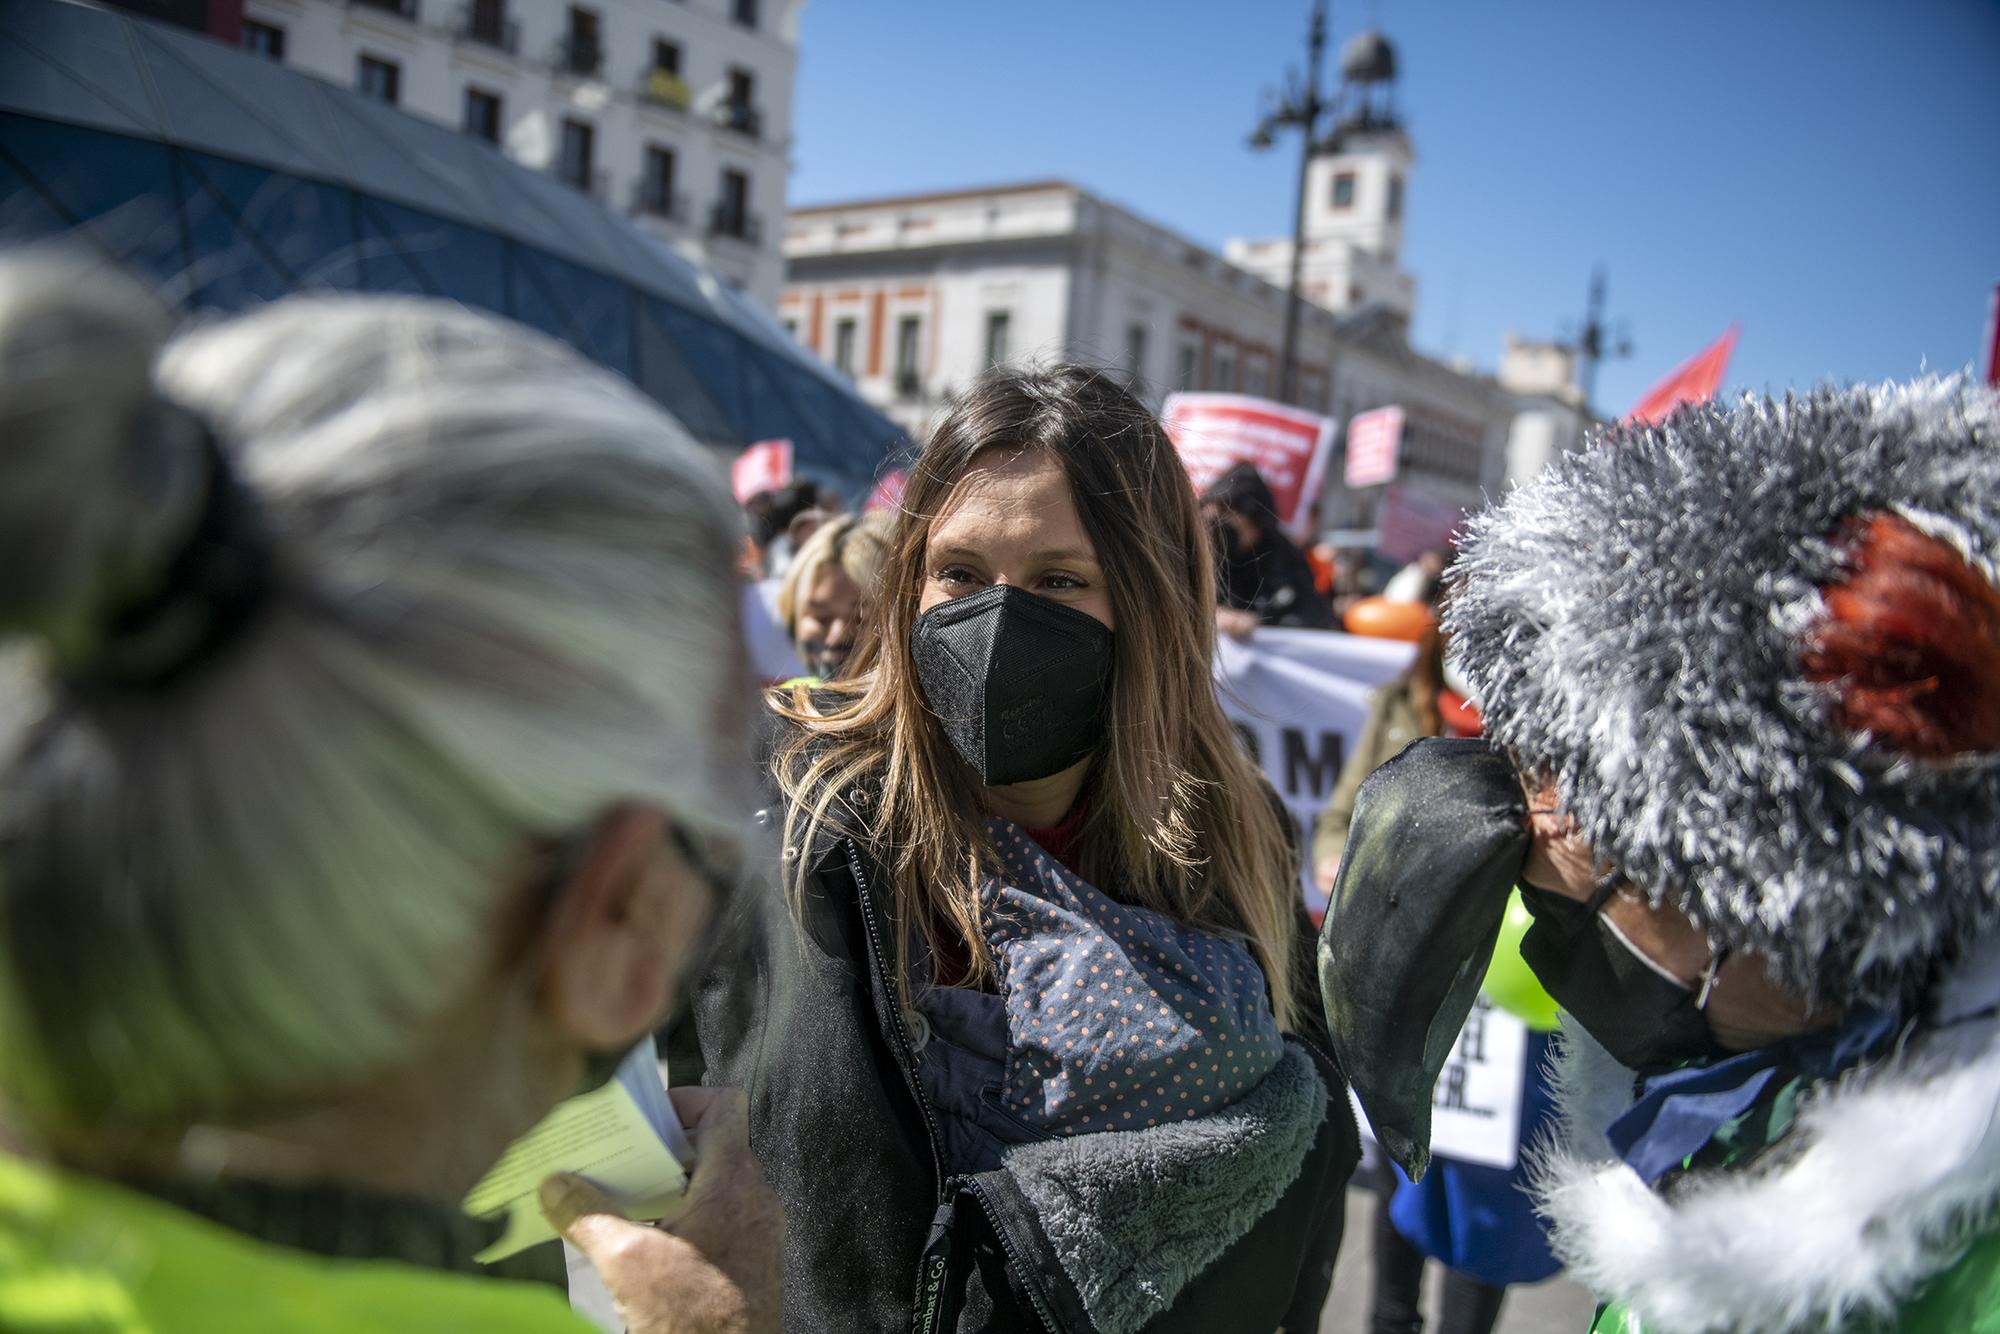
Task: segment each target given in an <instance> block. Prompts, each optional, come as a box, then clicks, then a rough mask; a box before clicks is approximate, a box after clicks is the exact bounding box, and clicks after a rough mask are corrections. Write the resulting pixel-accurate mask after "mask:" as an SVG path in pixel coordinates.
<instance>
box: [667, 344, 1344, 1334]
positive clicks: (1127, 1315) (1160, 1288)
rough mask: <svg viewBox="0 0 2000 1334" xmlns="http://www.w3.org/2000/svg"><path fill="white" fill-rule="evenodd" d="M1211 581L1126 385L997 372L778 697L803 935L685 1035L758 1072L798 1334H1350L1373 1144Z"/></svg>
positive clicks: (962, 411) (1204, 555)
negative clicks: (1238, 698)
mask: <svg viewBox="0 0 2000 1334" xmlns="http://www.w3.org/2000/svg"><path fill="white" fill-rule="evenodd" d="M1211 569H1212V567H1211V565H1210V556H1209V552H1208V544H1207V540H1206V537H1205V533H1204V528H1203V525H1202V522H1201V519H1200V515H1199V513H1198V511H1197V508H1196V505H1195V503H1194V497H1193V495H1192V494H1191V492H1190V491H1189V489H1188V487H1187V485H1186V483H1185V481H1184V474H1183V473H1182V472H1181V470H1180V465H1179V462H1178V460H1177V459H1176V458H1175V456H1174V452H1173V447H1172V445H1171V443H1170V442H1169V441H1168V439H1167V437H1166V434H1165V432H1164V431H1163V430H1162V428H1161V427H1160V425H1159V422H1158V421H1157V419H1155V418H1154V417H1153V416H1152V415H1151V414H1150V413H1148V412H1147V411H1146V410H1145V409H1144V407H1143V406H1141V405H1140V404H1139V403H1138V402H1137V401H1136V400H1135V399H1133V398H1132V397H1131V395H1130V394H1129V393H1128V392H1127V391H1126V390H1125V389H1123V388H1122V387H1121V386H1119V385H1117V384H1116V383H1114V382H1112V381H1111V380H1109V379H1107V378H1105V377H1104V376H1102V375H1101V374H1099V373H1097V372H1094V371H1091V370H1088V369H1085V368H1079V367H1057V368H1053V369H1049V370H1039V371H1004V372H996V373H994V374H992V375H990V376H989V377H988V378H986V379H985V380H983V381H981V382H980V383H979V384H978V385H976V386H974V388H973V389H972V390H970V391H969V392H968V394H967V395H966V396H965V397H964V398H963V399H961V400H960V401H959V402H958V403H957V404H956V405H955V406H954V407H953V409H952V410H951V411H950V412H949V413H948V414H947V415H946V417H945V418H944V420H943V421H942V422H941V423H940V424H939V426H938V428H937V430H936V432H935V433H934V434H933V437H932V439H931V442H930V443H929V445H928V446H927V447H926V449H925V450H924V452H923V454H922V455H921V456H920V457H919V458H918V460H917V463H916V466H915V468H914V470H913V472H912V474H911V478H910V483H909V490H908V493H907V495H906V498H905V503H904V506H903V510H902V514H901V516H900V517H899V519H898V525H897V528H896V530H895V533H894V535H893V537H892V539H891V542H890V550H889V554H888V557H887V559H886V562H885V565H884V568H883V572H882V582H881V585H880V589H879V592H878V595H877V603H876V610H875V615H874V617H873V618H872V619H871V622H870V630H869V633H868V637H867V638H866V639H865V640H864V641H863V643H862V644H861V645H860V647H859V648H858V649H857V650H856V652H855V654H854V656H853V658H851V659H850V663H849V670H848V671H847V672H846V673H844V674H843V675H842V676H841V677H840V678H839V679H837V680H835V681H831V682H828V683H826V684H825V685H823V686H820V687H818V688H816V689H815V688H811V687H807V686H803V685H801V686H796V687H794V688H792V689H791V690H788V691H784V692H781V693H780V694H779V695H778V696H777V697H776V698H775V700H774V706H775V708H776V711H777V712H778V714H779V716H780V718H781V722H782V726H783V733H782V734H781V735H780V737H779V738H778V740H777V747H776V752H777V753H776V758H775V761H774V764H773V768H774V771H775V777H776V780H777V782H778V784H779V787H780V789H781V792H782V797H781V800H780V801H779V803H778V806H779V813H778V818H781V819H782V823H783V839H782V842H783V847H784V865H785V867H786V871H787V874H786V881H787V889H788V891H789V892H788V898H789V901H790V904H791V910H792V912H793V914H794V915H795V919H796V920H795V922H793V923H781V924H779V925H778V926H777V927H776V929H774V930H770V931H766V932H763V933H761V934H758V933H753V934H752V935H751V937H750V939H751V940H752V941H754V942H755V943H754V945H753V946H752V948H751V949H750V951H749V953H748V955H747V957H742V958H738V959H734V960H729V961H726V962H724V963H723V964H720V965H718V966H717V967H715V968H713V969H711V970H710V971H709V972H708V974H707V975H706V978H705V980H704V982H703V983H702V984H701V985H700V986H699V987H698V988H697V992H696V995H695V997H694V1000H693V1013H694V1020H695V1022H694V1032H693V1034H692V1038H693V1041H692V1042H691V1043H690V1042H688V1041H686V1038H687V1036H688V1035H686V1034H685V1033H683V1035H682V1039H683V1040H682V1041H681V1042H680V1043H678V1044H676V1045H675V1047H674V1055H673V1056H672V1057H671V1058H670V1059H671V1060H672V1061H673V1063H674V1068H675V1070H676V1079H677V1080H678V1079H679V1078H680V1073H681V1072H682V1071H684V1070H685V1071H692V1070H693V1069H695V1068H696V1063H700V1064H702V1065H705V1067H706V1075H705V1077H706V1078H707V1079H709V1080H713V1081H715V1082H717V1083H722V1084H734V1083H739V1082H740V1084H741V1086H742V1087H744V1088H746V1090H747V1092H748V1096H749V1101H750V1109H751V1110H750V1122H751V1130H750V1137H751V1142H752V1145H753V1147H754V1148H755V1149H756V1150H757V1151H758V1153H759V1154H760V1161H761V1162H762V1163H763V1164H764V1166H765V1168H766V1171H767V1172H768V1174H769V1178H770V1181H771V1184H772V1186H773V1187H774V1189H775V1190H776V1191H777V1193H778V1195H779V1197H780V1199H781V1200H782V1201H783V1202H784V1204H785V1206H786V1209H787V1220H788V1231H787V1235H786V1294H787V1308H786V1328H787V1329H788V1330H791V1331H795V1332H799V1334H806V1332H810V1331H829V1332H830V1331H836V1330H838V1331H849V1330H890V1329H898V1330H900V1329H911V1328H914V1329H916V1330H918V1331H922V1332H923V1334H937V1332H939V1331H957V1332H958V1334H969V1332H970V1331H982V1332H983V1331H994V1332H996V1334H997V1332H998V1331H1009V1332H1011V1331H1036V1330H1047V1331H1052V1332H1054V1334H1139V1331H1148V1332H1149V1334H1175V1332H1183V1334H1196V1332H1197V1331H1199V1334H1270V1332H1271V1331H1272V1330H1290V1331H1293V1334H1299V1332H1300V1331H1307V1330H1313V1329H1317V1328H1318V1322H1319V1313H1320V1309H1321V1307H1322V1305H1323V1304H1324V1302H1325V1298H1326V1293H1327V1288H1328V1285H1329V1283H1330V1281H1331V1277H1332V1265H1333V1260H1334V1256H1335V1254H1336V1253H1337V1251H1338V1249H1339V1243H1340V1231H1341V1223H1342V1217H1343V1206H1344V1188H1345V1185H1346V1182H1347V1178H1348V1176H1349V1175H1350V1174H1351V1173H1352V1171H1353V1169H1354V1165H1355V1162H1356V1161H1357V1159H1358V1157H1359V1144H1358V1141H1357V1139H1356V1136H1355V1130H1354V1123H1353V1117H1352V1114H1351V1112H1350V1109H1349V1105H1348V1102H1347V1097H1346V1092H1345V1085H1344V1083H1343V1080H1342V1078H1341V1075H1340V1072H1339V1070H1338V1068H1337V1067H1336V1066H1335V1065H1334V1064H1333V1063H1331V1062H1330V1061H1329V1060H1328V1059H1327V1055H1326V1049H1325V1047H1324V1046H1323V1038H1324V1030H1323V1024H1322V1022H1321V1020H1320V1017H1319V1015H1318V1013H1317V1007H1316V1006H1315V1005H1314V1004H1313V1000H1314V992H1313V989H1312V988H1313V985H1314V984H1313V980H1312V979H1313V975H1312V972H1311V959H1310V955H1309V949H1308V946H1307V941H1308V939H1309V937H1310V930H1309V927H1308V926H1306V925H1304V924H1303V918H1304V911H1303V905H1302V903H1301V902H1300V897H1299V892H1298V861H1297V857H1298V851H1297V849H1296V848H1294V847H1293V846H1292V845H1291V844H1290V843H1289V842H1288V841H1287V838H1286V834H1285V832H1284V826H1283V824H1282V823H1281V814H1280V809H1281V808H1279V807H1277V806H1276V805H1275V801H1274V798H1273V795H1272V794H1271V792H1270V790H1269V788H1268V786H1266V785H1264V784H1263V783H1261V781H1260V780H1259V778H1258V776H1257V773H1256V770H1255V768H1254V767H1253V766H1252V765H1251V763H1250V761H1249V760H1248V758H1247V756H1245V755H1244V753H1243V751H1242V749H1241V747H1240V746H1239V745H1238V743H1237V742H1236V740H1235V737H1234V734H1233V732H1232V730H1231V728H1230V726H1229V723H1228V720H1227V719H1226V718H1225V717H1224V715H1223V713H1222V711H1221V707H1220V703H1219V701H1218V700H1217V698H1216V695H1215V691H1214V687H1213V685H1212V676H1211V672H1210V655H1211V654H1212V652H1213V645H1214V637H1213V634H1212V632H1210V631H1209V627H1210V625H1211V624H1212V618H1213V614H1214V601H1213V599H1214V589H1213V583H1212V577H1211ZM690 1048H692V1050H690Z"/></svg>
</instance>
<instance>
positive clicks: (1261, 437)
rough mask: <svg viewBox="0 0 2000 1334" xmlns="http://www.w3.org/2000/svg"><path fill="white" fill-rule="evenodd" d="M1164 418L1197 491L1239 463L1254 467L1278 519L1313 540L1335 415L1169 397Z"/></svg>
mask: <svg viewBox="0 0 2000 1334" xmlns="http://www.w3.org/2000/svg"><path fill="white" fill-rule="evenodd" d="M1160 420H1161V421H1162V422H1164V423H1165V424H1166V428H1167V433H1168V434H1169V435H1171V436H1172V437H1173V441H1174V448H1175V449H1177V450H1179V451H1180V456H1181V463H1182V466H1184V467H1185V468H1186V469H1187V470H1188V479H1189V480H1190V481H1192V482H1193V483H1194V487H1195V490H1197V491H1200V490H1204V489H1206V488H1207V487H1208V485H1209V484H1210V483H1211V482H1213V481H1214V480H1215V479H1216V478H1218V477H1220V476H1221V475H1222V474H1223V473H1224V472H1226V471H1228V469H1229V467H1230V465H1232V464H1235V463H1241V462H1248V463H1253V464H1255V465H1256V467H1257V471H1258V472H1260V473H1262V474H1263V475H1264V481H1265V483H1266V484H1268V485H1269V486H1270V488H1271V498H1272V499H1273V500H1274V501H1275V502H1276V503H1277V507H1278V521H1279V522H1280V523H1281V524H1282V525H1283V526H1284V528H1285V530H1286V531H1287V532H1289V533H1290V534H1291V535H1292V536H1293V537H1296V538H1304V537H1306V536H1307V535H1308V534H1307V530H1308V529H1309V528H1310V527H1311V514H1312V505H1313V501H1315V500H1316V499H1318V497H1319V486H1320V479H1321V477H1322V476H1323V475H1324V473H1325V471H1326V456H1327V454H1328V453H1329V452H1330V451H1331V450H1332V448H1333V418H1331V417H1322V416H1320V415H1319V414H1318V413H1316V412H1305V411H1302V410H1300V409H1298V408H1293V407H1287V406H1286V405H1285V404H1283V403H1274V402H1271V401H1270V400H1269V399H1263V398H1253V397H1251V396H1250V395H1248V394H1169V395H1167V401H1166V402H1165V403H1163V404H1161V405H1160Z"/></svg>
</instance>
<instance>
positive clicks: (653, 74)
mask: <svg viewBox="0 0 2000 1334" xmlns="http://www.w3.org/2000/svg"><path fill="white" fill-rule="evenodd" d="M639 96H640V97H641V98H642V99H643V100H645V101H647V102H652V103H654V104H656V105H658V106H665V107H672V108H673V109H674V110H676V111H686V110H687V109H688V103H689V102H690V101H692V100H693V97H694V94H693V93H692V91H690V90H689V88H688V85H687V80H686V79H683V78H682V77H681V76H680V75H678V74H675V73H674V72H673V71H671V70H664V69H659V68H654V69H649V70H647V71H646V72H645V73H644V74H643V75H641V76H640V78H639Z"/></svg>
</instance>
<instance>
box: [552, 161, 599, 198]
mask: <svg viewBox="0 0 2000 1334" xmlns="http://www.w3.org/2000/svg"><path fill="white" fill-rule="evenodd" d="M549 175H551V176H553V177H555V178H556V179H557V180H559V181H561V182H562V183H563V184H564V185H567V186H568V187H569V188H570V189H572V190H580V191H582V192H583V193H584V194H587V195H589V196H590V197H591V198H592V199H595V200H597V201H599V202H600V203H601V202H603V201H604V200H605V199H606V198H607V197H609V195H610V193H611V177H610V174H609V173H607V172H602V171H581V170H578V169H577V168H575V167H573V166H571V165H569V164H567V163H565V162H563V161H561V160H560V159H558V160H557V161H556V162H555V163H554V164H553V165H551V166H550V167H549Z"/></svg>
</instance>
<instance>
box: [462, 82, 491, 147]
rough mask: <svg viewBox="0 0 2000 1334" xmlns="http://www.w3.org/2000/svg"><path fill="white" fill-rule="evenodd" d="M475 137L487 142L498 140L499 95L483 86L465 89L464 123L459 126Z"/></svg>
mask: <svg viewBox="0 0 2000 1334" xmlns="http://www.w3.org/2000/svg"><path fill="white" fill-rule="evenodd" d="M459 128H460V129H462V130H464V131H465V132H466V133H467V134H469V135H471V136H472V137H473V138H475V139H484V140H485V141H486V142H487V143H489V144H497V143H499V142H500V95H499V94H498V93H489V92H487V91H486V90H485V89H484V88H467V89H466V90H465V116H464V123H463V124H461V125H460V126H459Z"/></svg>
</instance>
